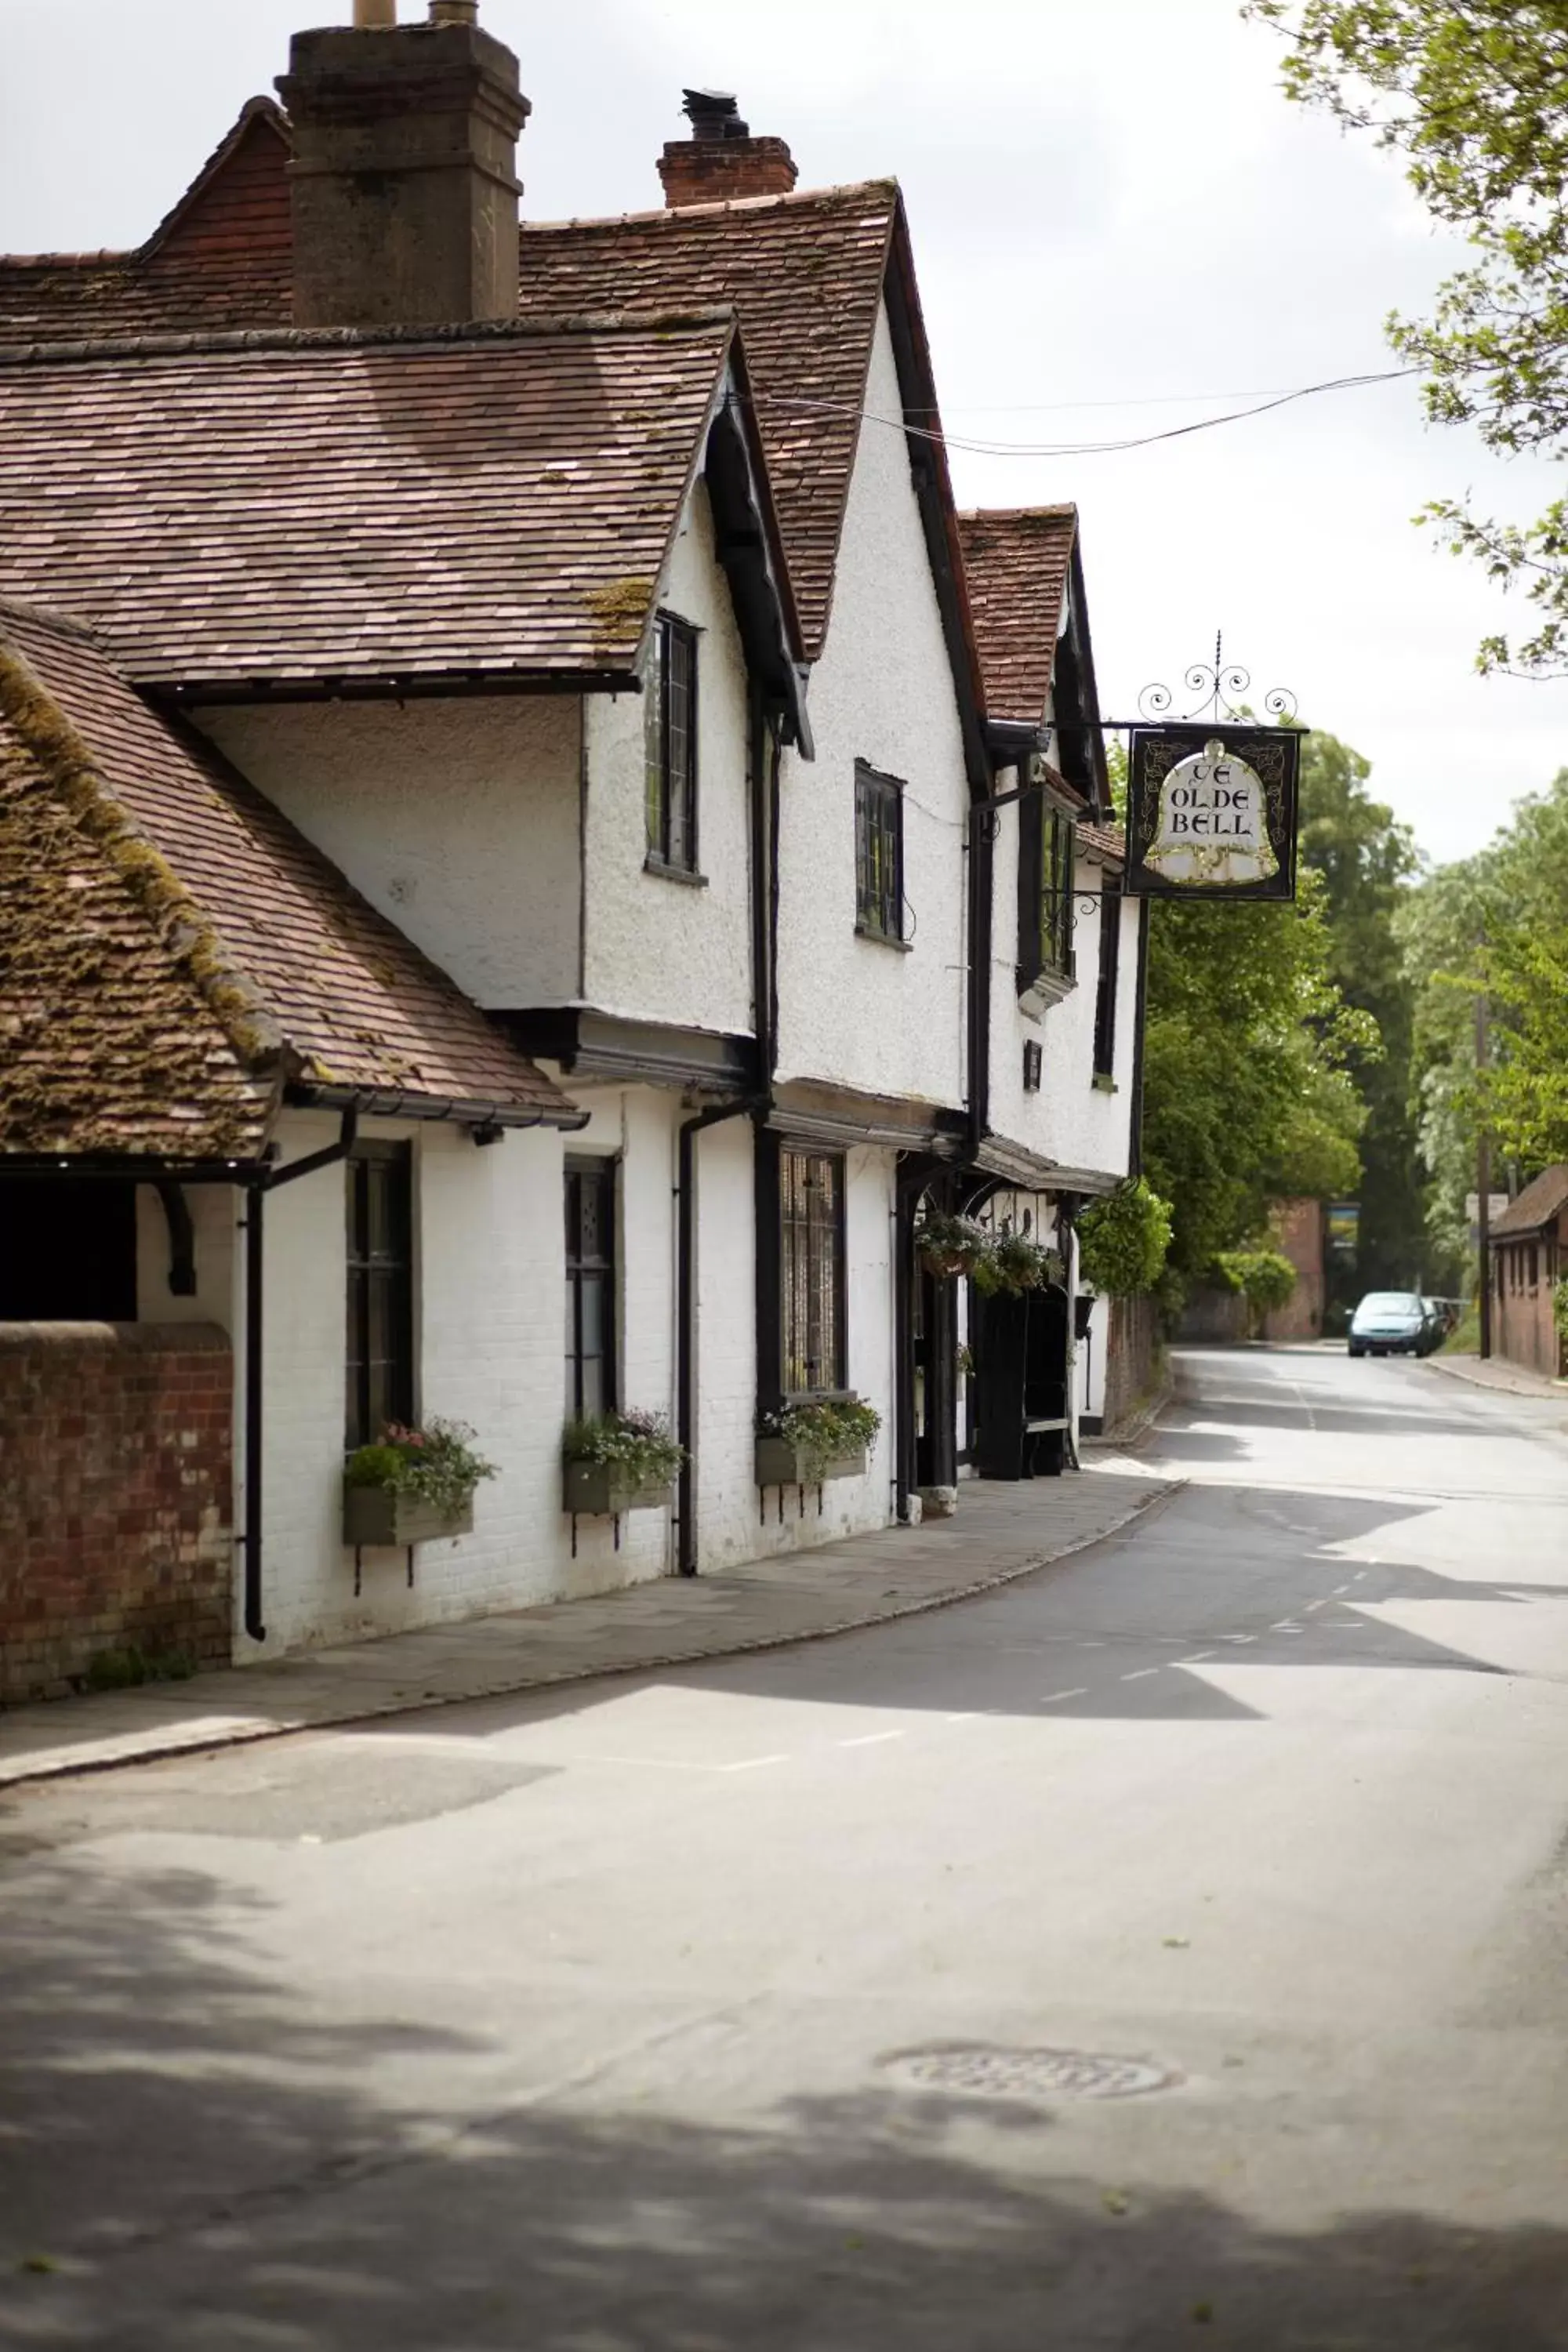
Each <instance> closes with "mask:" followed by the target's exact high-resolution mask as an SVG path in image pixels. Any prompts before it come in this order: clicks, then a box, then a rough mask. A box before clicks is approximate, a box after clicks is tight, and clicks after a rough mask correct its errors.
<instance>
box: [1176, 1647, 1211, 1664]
mask: <svg viewBox="0 0 1568 2352" xmlns="http://www.w3.org/2000/svg"><path fill="white" fill-rule="evenodd" d="M1218 1655H1219V1652H1218V1651H1217V1650H1194V1652H1193V1654H1192V1656H1191V1657H1190V1658H1178V1659H1177V1660H1176V1664H1177V1665H1179V1666H1201V1665H1205V1664H1207V1662H1208V1660H1209V1659H1210V1658H1217V1657H1218Z"/></svg>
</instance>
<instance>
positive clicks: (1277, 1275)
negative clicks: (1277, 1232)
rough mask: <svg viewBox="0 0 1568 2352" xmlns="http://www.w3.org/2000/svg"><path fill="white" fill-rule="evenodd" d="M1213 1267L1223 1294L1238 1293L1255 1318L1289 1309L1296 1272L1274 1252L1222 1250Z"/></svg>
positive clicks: (1293, 1291) (1286, 1258)
mask: <svg viewBox="0 0 1568 2352" xmlns="http://www.w3.org/2000/svg"><path fill="white" fill-rule="evenodd" d="M1215 1268H1216V1269H1217V1271H1218V1273H1219V1276H1220V1277H1221V1280H1222V1283H1223V1286H1224V1287H1225V1288H1226V1290H1239V1291H1240V1293H1241V1295H1242V1297H1244V1298H1245V1299H1246V1301H1247V1305H1248V1307H1251V1308H1252V1310H1253V1313H1254V1314H1255V1315H1257V1316H1259V1317H1262V1316H1264V1315H1267V1314H1268V1312H1269V1311H1270V1309H1271V1308H1273V1307H1286V1306H1289V1302H1290V1299H1291V1297H1292V1296H1293V1295H1294V1293H1295V1288H1296V1269H1295V1267H1294V1266H1293V1265H1291V1263H1290V1261H1289V1258H1288V1257H1285V1256H1284V1255H1281V1253H1280V1252H1279V1250H1275V1249H1255V1250H1222V1251H1221V1252H1220V1254H1219V1255H1218V1257H1216V1258H1215Z"/></svg>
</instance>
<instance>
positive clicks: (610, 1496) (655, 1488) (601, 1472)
mask: <svg viewBox="0 0 1568 2352" xmlns="http://www.w3.org/2000/svg"><path fill="white" fill-rule="evenodd" d="M674 1491H675V1481H674V1479H673V1478H663V1479H659V1480H658V1481H657V1482H654V1483H648V1482H647V1481H645V1482H643V1483H642V1484H640V1485H639V1484H638V1482H637V1475H636V1473H635V1472H634V1471H632V1470H629V1469H627V1468H626V1465H624V1464H621V1463H618V1462H565V1463H563V1465H562V1466H561V1507H562V1509H563V1510H564V1511H570V1512H571V1514H572V1516H573V1517H574V1518H580V1519H618V1518H619V1517H620V1515H621V1513H622V1512H623V1511H662V1510H664V1509H666V1508H667V1507H668V1504H669V1502H670V1500H671V1498H672V1496H673V1495H674Z"/></svg>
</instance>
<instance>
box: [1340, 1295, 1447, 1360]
mask: <svg viewBox="0 0 1568 2352" xmlns="http://www.w3.org/2000/svg"><path fill="white" fill-rule="evenodd" d="M1442 1337H1443V1327H1442V1325H1441V1323H1440V1322H1439V1321H1438V1319H1437V1318H1436V1316H1434V1315H1430V1314H1428V1312H1427V1309H1426V1300H1425V1299H1424V1298H1421V1297H1417V1295H1416V1293H1415V1291H1414V1290H1371V1291H1369V1292H1368V1293H1367V1295H1366V1297H1364V1298H1363V1300H1362V1302H1361V1305H1360V1306H1359V1307H1357V1308H1356V1311H1355V1313H1354V1314H1353V1315H1352V1317H1351V1329H1350V1351H1351V1354H1352V1356H1429V1355H1430V1354H1431V1353H1432V1350H1433V1349H1434V1348H1436V1346H1437V1345H1438V1344H1439V1342H1440V1341H1441V1339H1442Z"/></svg>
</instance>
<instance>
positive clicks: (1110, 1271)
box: [1078, 1176, 1171, 1298]
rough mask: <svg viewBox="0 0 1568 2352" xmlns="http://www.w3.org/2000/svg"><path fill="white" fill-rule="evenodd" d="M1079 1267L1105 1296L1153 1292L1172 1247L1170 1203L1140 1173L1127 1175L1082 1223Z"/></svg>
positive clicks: (1089, 1210)
mask: <svg viewBox="0 0 1568 2352" xmlns="http://www.w3.org/2000/svg"><path fill="white" fill-rule="evenodd" d="M1078 1244H1079V1272H1080V1273H1081V1274H1082V1276H1083V1278H1084V1280H1085V1281H1086V1282H1087V1283H1088V1284H1089V1288H1090V1289H1091V1290H1098V1291H1099V1292H1100V1295H1101V1296H1102V1297H1106V1298H1131V1297H1136V1296H1137V1294H1138V1293H1139V1292H1140V1291H1144V1290H1152V1289H1153V1287H1154V1285H1155V1284H1156V1283H1157V1282H1158V1281H1159V1279H1160V1276H1161V1275H1162V1273H1163V1271H1164V1265H1165V1254H1166V1252H1167V1251H1168V1250H1169V1248H1170V1246H1171V1204H1170V1202H1168V1201H1163V1200H1162V1199H1161V1198H1160V1195H1159V1194H1158V1192H1155V1191H1154V1190H1153V1188H1152V1186H1151V1185H1150V1184H1148V1183H1146V1182H1145V1181H1144V1180H1143V1178H1142V1176H1138V1177H1132V1178H1129V1179H1128V1180H1127V1181H1125V1182H1123V1183H1121V1184H1119V1185H1118V1186H1117V1188H1116V1190H1115V1192H1111V1193H1110V1194H1108V1195H1107V1197H1106V1198H1105V1199H1104V1200H1103V1201H1091V1202H1089V1206H1088V1207H1087V1208H1086V1209H1085V1210H1084V1211H1083V1213H1082V1214H1081V1215H1080V1216H1079V1221H1078Z"/></svg>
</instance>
